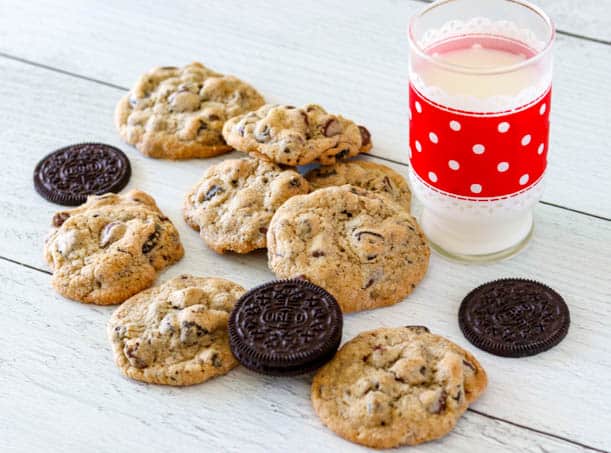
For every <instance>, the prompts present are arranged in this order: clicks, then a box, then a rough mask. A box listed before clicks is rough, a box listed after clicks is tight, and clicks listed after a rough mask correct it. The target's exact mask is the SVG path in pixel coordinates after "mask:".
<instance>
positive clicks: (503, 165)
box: [496, 162, 509, 173]
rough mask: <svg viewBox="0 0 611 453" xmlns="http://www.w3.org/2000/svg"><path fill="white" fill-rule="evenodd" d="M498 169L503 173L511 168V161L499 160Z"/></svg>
mask: <svg viewBox="0 0 611 453" xmlns="http://www.w3.org/2000/svg"><path fill="white" fill-rule="evenodd" d="M496 169H497V170H498V171H500V172H501V173H503V172H505V171H507V170H509V163H508V162H499V164H498V165H497V166H496Z"/></svg>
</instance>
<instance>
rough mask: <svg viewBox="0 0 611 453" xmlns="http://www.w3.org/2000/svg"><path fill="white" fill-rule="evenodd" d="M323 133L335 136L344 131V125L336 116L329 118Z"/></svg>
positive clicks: (327, 135)
mask: <svg viewBox="0 0 611 453" xmlns="http://www.w3.org/2000/svg"><path fill="white" fill-rule="evenodd" d="M322 133H323V135H324V136H325V137H333V136H334V135H339V134H341V133H342V125H341V124H339V121H337V120H336V119H335V118H331V119H329V120H327V122H326V123H325V125H324V126H323V128H322Z"/></svg>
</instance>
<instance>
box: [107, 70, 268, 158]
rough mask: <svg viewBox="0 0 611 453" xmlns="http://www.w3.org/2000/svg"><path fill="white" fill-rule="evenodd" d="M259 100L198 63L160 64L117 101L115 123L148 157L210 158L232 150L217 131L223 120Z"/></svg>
mask: <svg viewBox="0 0 611 453" xmlns="http://www.w3.org/2000/svg"><path fill="white" fill-rule="evenodd" d="M264 102H265V101H264V99H263V97H262V96H261V95H260V94H259V93H258V92H257V91H256V90H255V89H254V88H253V87H251V86H250V85H248V84H247V83H244V82H242V81H241V80H240V79H238V78H236V77H233V76H228V75H223V74H219V73H218V72H215V71H213V70H211V69H208V68H206V67H205V66H204V65H202V64H201V63H191V64H189V65H187V66H184V67H183V68H176V67H173V66H171V67H159V68H153V69H151V70H150V71H149V72H147V73H146V74H144V75H143V76H141V77H140V79H139V80H138V82H137V83H136V85H135V86H134V87H133V88H132V89H131V90H130V92H129V93H128V94H127V95H126V96H124V97H123V98H122V99H121V100H120V101H119V104H118V105H117V108H116V110H115V124H116V126H117V129H118V130H119V134H120V135H121V137H122V138H123V140H125V141H126V142H127V143H130V144H132V145H135V146H136V148H137V149H138V150H139V151H141V152H142V153H143V154H145V155H147V156H150V157H158V158H165V159H189V158H192V157H210V156H215V155H217V154H221V153H224V152H226V151H229V150H230V149H231V147H230V146H228V145H227V144H226V143H225V141H224V140H223V137H222V135H221V132H222V129H223V124H225V121H227V120H228V119H229V118H231V117H233V116H236V115H240V114H242V113H245V112H248V111H250V110H254V109H256V108H258V107H260V106H261V105H263V104H264Z"/></svg>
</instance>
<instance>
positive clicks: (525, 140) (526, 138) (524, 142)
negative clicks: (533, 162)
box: [521, 134, 532, 146]
mask: <svg viewBox="0 0 611 453" xmlns="http://www.w3.org/2000/svg"><path fill="white" fill-rule="evenodd" d="M531 139H532V137H531V136H530V134H526V135H525V136H524V137H522V142H521V143H522V146H526V145H528V144H529V143H530V140H531Z"/></svg>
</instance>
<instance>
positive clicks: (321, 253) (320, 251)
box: [312, 250, 325, 258]
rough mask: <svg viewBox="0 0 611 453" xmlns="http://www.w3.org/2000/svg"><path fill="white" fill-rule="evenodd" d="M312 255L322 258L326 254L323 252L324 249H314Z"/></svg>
mask: <svg viewBox="0 0 611 453" xmlns="http://www.w3.org/2000/svg"><path fill="white" fill-rule="evenodd" d="M312 256H313V257H314V258H320V257H321V256H325V252H323V251H322V250H314V251H313V252H312Z"/></svg>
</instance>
